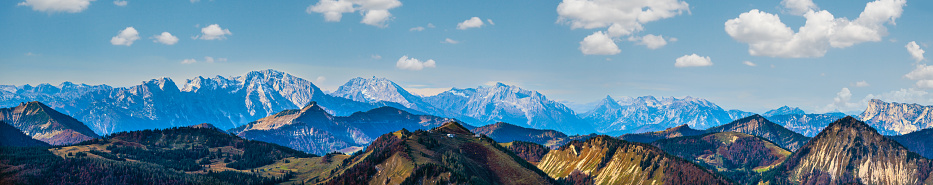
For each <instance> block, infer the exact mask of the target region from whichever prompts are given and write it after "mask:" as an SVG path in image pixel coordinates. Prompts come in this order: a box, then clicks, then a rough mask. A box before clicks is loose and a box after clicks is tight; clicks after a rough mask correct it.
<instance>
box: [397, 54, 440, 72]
mask: <svg viewBox="0 0 933 185" xmlns="http://www.w3.org/2000/svg"><path fill="white" fill-rule="evenodd" d="M395 67H396V68H398V69H404V70H412V71H418V70H421V69H424V68H434V67H436V64H435V62H434V60H433V59H428V60H427V61H424V62H422V61H421V60H418V59H415V58H408V55H405V56H402V58H399V59H398V62H396V63H395Z"/></svg>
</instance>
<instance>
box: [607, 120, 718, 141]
mask: <svg viewBox="0 0 933 185" xmlns="http://www.w3.org/2000/svg"><path fill="white" fill-rule="evenodd" d="M705 133H706V131H703V130H695V129H692V128H690V126H689V125H686V124H685V125H681V126H677V127H673V128H668V129H665V130H662V131H657V132H648V133H639V134H625V135H622V136H619V139H622V140H626V141H631V142H639V143H651V142H654V141H657V140H659V139H667V138H675V137H684V136H695V135H700V134H705Z"/></svg>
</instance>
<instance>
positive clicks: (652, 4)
mask: <svg viewBox="0 0 933 185" xmlns="http://www.w3.org/2000/svg"><path fill="white" fill-rule="evenodd" d="M689 8H690V6H689V5H688V4H687V3H686V2H683V1H680V0H652V1H619V0H563V1H562V2H561V3H560V4H558V5H557V14H558V18H557V22H558V23H562V24H569V25H570V28H571V29H577V28H583V29H596V28H607V30H606V34H604V35H607V36H608V37H610V39H609V40H610V41H611V40H613V38H619V37H621V36H627V35H632V34H633V33H636V32H639V31H642V30H643V29H644V24H646V23H649V22H653V21H657V20H661V19H666V18H671V17H674V16H677V15H680V14H682V13H683V12H684V11H687V12H689V11H690V10H689ZM594 35H595V34H594ZM594 35H590V36H587V38H591V37H592V36H594ZM585 39H586V38H584V42H586V41H585ZM653 41H657V40H653ZM672 42H673V41H672ZM581 43H582V42H581ZM652 44H656V45H653V46H657V47H658V48H660V47H661V46H663V45H658V44H660V42H653V43H652ZM664 44H667V43H666V41H665V42H664ZM614 45H615V44H613V46H614ZM645 45H647V44H645ZM581 48H582V46H581ZM613 48H616V49H615V51H618V49H617V47H613ZM618 53H619V52H614V53H612V54H618ZM584 54H587V53H584Z"/></svg>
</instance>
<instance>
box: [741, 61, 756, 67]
mask: <svg viewBox="0 0 933 185" xmlns="http://www.w3.org/2000/svg"><path fill="white" fill-rule="evenodd" d="M742 64H745V65H747V66H752V67H755V66H758V64H755V63H754V62H752V61H748V60H746V61H742Z"/></svg>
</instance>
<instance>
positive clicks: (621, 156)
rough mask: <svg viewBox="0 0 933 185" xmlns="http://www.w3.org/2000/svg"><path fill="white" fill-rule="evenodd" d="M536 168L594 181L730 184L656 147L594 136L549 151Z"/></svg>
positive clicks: (551, 174) (557, 174)
mask: <svg viewBox="0 0 933 185" xmlns="http://www.w3.org/2000/svg"><path fill="white" fill-rule="evenodd" d="M537 166H538V168H540V169H541V170H543V171H544V172H545V173H547V174H548V175H550V176H551V177H553V178H564V177H567V176H568V175H570V174H571V173H572V172H573V171H575V170H579V171H581V172H583V173H584V174H589V176H591V177H593V180H594V181H595V184H731V182H729V181H728V180H727V178H725V177H722V176H720V175H717V174H715V173H713V172H711V171H709V170H707V169H704V168H702V167H699V166H697V165H695V164H693V163H690V162H688V161H685V160H683V159H681V158H678V157H676V156H672V155H670V154H667V153H665V152H664V151H661V149H658V148H657V147H654V146H651V145H648V144H642V143H631V142H626V141H622V140H617V139H613V138H611V137H608V136H597V137H593V138H590V139H588V140H586V141H572V142H570V143H568V144H566V145H564V146H561V147H560V149H558V150H554V151H551V152H548V154H547V155H545V156H544V158H542V159H541V161H540V162H539V163H538V165H537Z"/></svg>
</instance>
